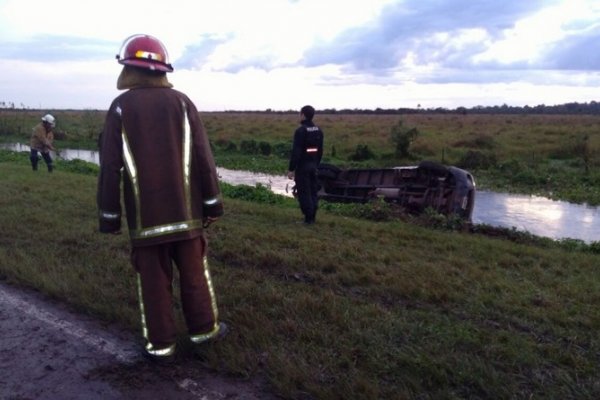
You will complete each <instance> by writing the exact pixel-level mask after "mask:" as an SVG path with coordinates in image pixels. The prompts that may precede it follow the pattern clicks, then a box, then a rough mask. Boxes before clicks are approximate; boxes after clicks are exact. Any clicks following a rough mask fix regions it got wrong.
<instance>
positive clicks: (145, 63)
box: [119, 58, 173, 72]
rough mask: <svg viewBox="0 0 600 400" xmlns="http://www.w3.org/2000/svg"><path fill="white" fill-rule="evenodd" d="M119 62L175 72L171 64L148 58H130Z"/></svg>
mask: <svg viewBox="0 0 600 400" xmlns="http://www.w3.org/2000/svg"><path fill="white" fill-rule="evenodd" d="M119 64H123V65H129V66H131V67H138V68H143V69H149V70H153V71H162V72H173V67H172V66H171V64H163V63H160V62H158V61H148V60H140V59H131V58H130V59H128V60H119Z"/></svg>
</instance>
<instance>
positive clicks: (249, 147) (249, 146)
mask: <svg viewBox="0 0 600 400" xmlns="http://www.w3.org/2000/svg"><path fill="white" fill-rule="evenodd" d="M240 151H241V152H242V153H243V154H258V143H256V140H254V139H250V140H242V142H241V143H240Z"/></svg>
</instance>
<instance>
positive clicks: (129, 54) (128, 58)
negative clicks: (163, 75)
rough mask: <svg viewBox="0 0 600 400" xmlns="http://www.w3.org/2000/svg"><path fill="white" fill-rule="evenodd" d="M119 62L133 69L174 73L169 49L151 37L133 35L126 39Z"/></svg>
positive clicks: (118, 57)
mask: <svg viewBox="0 0 600 400" xmlns="http://www.w3.org/2000/svg"><path fill="white" fill-rule="evenodd" d="M117 60H119V64H123V65H130V66H132V67H138V68H144V69H149V70H152V71H162V72H173V66H171V64H169V54H168V53H167V49H166V48H165V46H164V45H163V44H162V43H161V41H160V40H158V39H157V38H155V37H153V36H150V35H143V34H139V35H132V36H130V37H128V38H127V39H125V41H124V42H123V45H122V46H121V51H119V54H117Z"/></svg>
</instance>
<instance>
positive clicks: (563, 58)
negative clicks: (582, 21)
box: [541, 25, 600, 71]
mask: <svg viewBox="0 0 600 400" xmlns="http://www.w3.org/2000/svg"><path fill="white" fill-rule="evenodd" d="M598 43H600V25H598V27H596V31H595V32H592V33H590V34H587V35H585V36H584V35H573V36H570V37H567V38H565V39H563V40H562V41H560V42H558V43H556V44H555V45H554V46H553V48H552V49H551V50H550V51H548V52H547V53H546V54H545V55H544V58H543V60H542V61H541V63H542V64H543V65H544V66H545V67H546V68H549V69H559V70H588V71H600V51H598V50H597V49H598Z"/></svg>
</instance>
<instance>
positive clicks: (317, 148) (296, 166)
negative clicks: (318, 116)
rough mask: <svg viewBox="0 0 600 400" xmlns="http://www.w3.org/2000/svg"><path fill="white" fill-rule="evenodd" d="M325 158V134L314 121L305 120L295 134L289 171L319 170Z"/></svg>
mask: <svg viewBox="0 0 600 400" xmlns="http://www.w3.org/2000/svg"><path fill="white" fill-rule="evenodd" d="M322 157H323V132H322V131H321V129H320V128H319V127H318V126H316V125H315V124H314V123H313V122H312V121H307V120H304V121H302V125H301V126H300V127H298V129H296V131H295V132H294V144H293V146H292V156H291V157H290V164H289V167H288V171H296V172H303V171H307V170H314V169H316V168H317V166H318V165H319V163H320V162H321V158H322Z"/></svg>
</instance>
